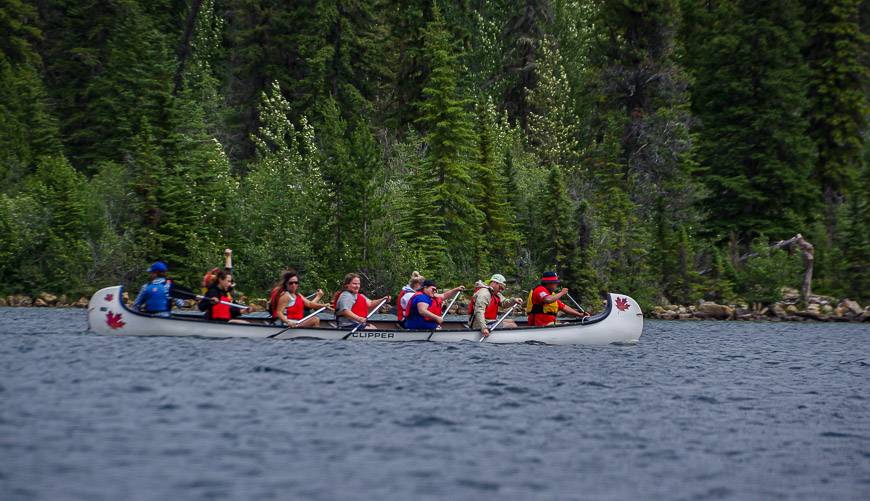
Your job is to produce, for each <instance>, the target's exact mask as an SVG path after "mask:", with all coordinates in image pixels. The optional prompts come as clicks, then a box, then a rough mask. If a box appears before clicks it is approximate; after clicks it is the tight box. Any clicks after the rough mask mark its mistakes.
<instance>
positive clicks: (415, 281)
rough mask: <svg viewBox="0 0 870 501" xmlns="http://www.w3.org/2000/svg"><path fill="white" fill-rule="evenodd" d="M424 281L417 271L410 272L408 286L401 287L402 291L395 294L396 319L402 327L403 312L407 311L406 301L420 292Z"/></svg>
mask: <svg viewBox="0 0 870 501" xmlns="http://www.w3.org/2000/svg"><path fill="white" fill-rule="evenodd" d="M425 279H426V278H425V277H424V276H423V275H421V274H420V272H419V271H414V272H412V273H411V279H410V280H409V281H408V285H406V286H404V287H402V290H400V291H399V293H398V294H396V317H398V319H399V325H402V324H403V323H404V321H405V310H407V309H408V301H409V300H410V299H411V296H413V295H414V293H415V292H417V291H418V290H420V287H421V286H422V285H423V280H425Z"/></svg>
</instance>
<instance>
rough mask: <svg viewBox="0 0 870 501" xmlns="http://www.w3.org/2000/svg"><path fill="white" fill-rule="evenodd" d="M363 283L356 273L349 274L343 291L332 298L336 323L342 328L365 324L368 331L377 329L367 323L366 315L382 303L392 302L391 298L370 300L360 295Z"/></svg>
mask: <svg viewBox="0 0 870 501" xmlns="http://www.w3.org/2000/svg"><path fill="white" fill-rule="evenodd" d="M360 285H361V281H360V278H359V275H357V274H356V273H348V274H347V275H345V277H344V282H343V283H342V287H341V288H342V290H341V291H339V292H337V293H336V294H335V296H334V297H333V298H332V306H333V308H335V321H336V322H337V323H338V326H339V327H340V328H343V329H344V328H350V329H353V328H354V327H356V326H357V325H358V324H365V328H366V329H376V328H377V326H376V325H374V324H371V323H366V315H368V314H369V311H371V309H372V308H374V307H375V306H377V305H378V304H379V303H380V302H381V301H383V300H385V299H386V300H387V302H389V301H390V296H384V297H382V298H380V299H369V298H367V297H365V295H364V294H362V293H360V291H359V288H360Z"/></svg>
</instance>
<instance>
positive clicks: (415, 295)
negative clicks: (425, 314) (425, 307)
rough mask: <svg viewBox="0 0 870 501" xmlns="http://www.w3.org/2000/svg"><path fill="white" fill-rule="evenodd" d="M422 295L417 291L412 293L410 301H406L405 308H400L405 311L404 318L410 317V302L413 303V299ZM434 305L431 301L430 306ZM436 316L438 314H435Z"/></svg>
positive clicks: (430, 308) (430, 309) (430, 307)
mask: <svg viewBox="0 0 870 501" xmlns="http://www.w3.org/2000/svg"><path fill="white" fill-rule="evenodd" d="M422 294H423V292H422V291H417V292H415V293H414V295H413V296H411V298H410V299H408V305H407V306H405V307H404V308H402V309H403V310H405V318H408V317H409V316H411V301H413V300H414V298H415V297H417V296H420V295H422ZM434 304H435V302H434V301H433V302H432V306H434ZM432 306H429V311H432ZM433 313H434V312H433ZM436 315H439V313H436Z"/></svg>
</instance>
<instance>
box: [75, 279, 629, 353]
mask: <svg viewBox="0 0 870 501" xmlns="http://www.w3.org/2000/svg"><path fill="white" fill-rule="evenodd" d="M122 293H123V290H122V287H121V286H114V287H106V288H105V289H102V290H100V291H98V292H97V293H96V294H94V295H93V297H91V301H90V303H89V304H88V329H89V330H90V331H92V332H96V333H98V334H107V335H113V336H197V337H211V338H234V337H238V338H251V339H266V338H273V339H303V338H304V339H325V340H341V339H348V340H354V341H440V342H457V341H473V342H478V341H479V340H480V332H479V331H476V330H471V329H469V328H467V327H466V326H465V325H464V324H463V323H462V322H444V326H443V327H442V329H441V330H436V331H430V330H405V329H401V328H399V327H398V326H397V324H396V323H395V321H382V320H375V324H376V325H378V326H379V329H377V330H360V331H357V332H355V333H353V334H351V335H350V336H348V333H349V330H347V329H337V328H334V327H330V325H329V324H330V322H322V323H321V327H319V328H316V329H313V328H304V329H285V328H284V327H278V326H274V325H269V324H267V323H265V322H264V321H263V319H262V317H260V319H259V320H258V319H257V317H251V318H250V320H251V323H249V324H239V323H227V322H218V321H208V320H205V319H204V318H202V317H197V316H194V315H189V314H188V315H185V314H173V315H172V316H171V317H168V318H167V317H155V316H152V315H148V314H145V313H140V312H137V311H133V310H131V309H130V308H128V307H127V306H126V305H125V304H124V302H123V301H122V300H121V298H122ZM607 299H608V301H607V305H606V307H605V308H604V311H602V312H601V313H598V314H596V315H593V316H591V317H588V318H586V319H583V321H571V322H565V323H563V324H560V325H556V326H551V327H529V326H528V325H525V323H524V322H518V323H519V324H520V327H518V328H515V329H507V328H504V327H500V328H499V329H498V330H496V331H495V332H493V333H492V334H491V335H490V336H489V337H488V338H486V339H485V340H484V342H487V343H525V342H538V343H544V344H587V345H603V344H611V343H618V344H632V343H636V342H637V341H638V340H639V339H640V335H641V332H642V331H643V313H642V312H641V310H640V306H638V304H637V302H635V300H634V299H632V298H630V297H628V296H624V295H622V294H608V298H607ZM245 318H246V319H247V318H248V317H245ZM279 333H280V334H279ZM275 334H278V335H277V336H275ZM273 336H274V337H273Z"/></svg>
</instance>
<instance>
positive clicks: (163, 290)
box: [133, 261, 184, 317]
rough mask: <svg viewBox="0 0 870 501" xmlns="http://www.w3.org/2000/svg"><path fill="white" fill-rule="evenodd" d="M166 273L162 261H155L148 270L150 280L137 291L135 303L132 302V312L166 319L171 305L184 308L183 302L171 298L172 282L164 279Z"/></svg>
mask: <svg viewBox="0 0 870 501" xmlns="http://www.w3.org/2000/svg"><path fill="white" fill-rule="evenodd" d="M167 271H169V268H168V267H167V266H166V263H164V262H163V261H156V262H155V263H154V264H152V265H151V267H150V268H148V273H150V274H151V278H150V280H149V281H148V283H147V284H145V285H143V286H142V288H141V289H140V290H139V294H138V295H137V296H136V301H134V302H133V309H134V310H138V311H142V312H144V313H148V314H151V315H154V316H158V317H168V316H170V315H171V312H172V306H173V304H174V305H175V306H176V307H178V308H181V307H182V306H184V301H182V300H181V299H173V298H172V297H171V296H172V280H169V279H168V278H166V272H167Z"/></svg>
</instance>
